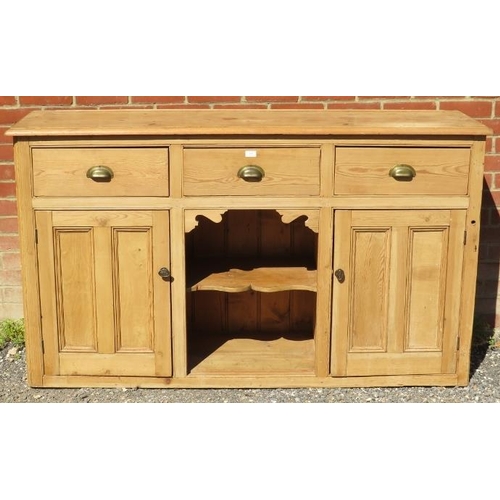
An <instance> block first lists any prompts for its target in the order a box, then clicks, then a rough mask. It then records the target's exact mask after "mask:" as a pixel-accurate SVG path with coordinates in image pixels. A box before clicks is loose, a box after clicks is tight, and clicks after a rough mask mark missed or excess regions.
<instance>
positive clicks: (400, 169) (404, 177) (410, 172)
mask: <svg viewBox="0 0 500 500" xmlns="http://www.w3.org/2000/svg"><path fill="white" fill-rule="evenodd" d="M389 175H390V176H391V177H392V178H393V179H395V180H397V181H403V182H409V181H411V180H412V179H413V177H415V176H416V175H417V172H415V169H414V168H413V167H412V166H411V165H404V164H401V165H395V166H394V167H392V168H391V170H389Z"/></svg>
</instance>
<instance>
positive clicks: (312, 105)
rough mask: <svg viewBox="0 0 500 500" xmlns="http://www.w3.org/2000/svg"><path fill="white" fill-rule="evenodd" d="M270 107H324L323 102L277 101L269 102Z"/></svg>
mask: <svg viewBox="0 0 500 500" xmlns="http://www.w3.org/2000/svg"><path fill="white" fill-rule="evenodd" d="M271 108H272V109H324V108H325V106H324V104H320V103H319V102H317V103H316V102H304V103H302V102H299V103H297V104H285V103H277V104H271Z"/></svg>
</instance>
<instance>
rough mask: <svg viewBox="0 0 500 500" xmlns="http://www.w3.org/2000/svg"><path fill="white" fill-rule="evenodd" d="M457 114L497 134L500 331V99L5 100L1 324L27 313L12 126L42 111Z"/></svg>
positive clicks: (486, 226) (487, 193) (488, 215)
mask: <svg viewBox="0 0 500 500" xmlns="http://www.w3.org/2000/svg"><path fill="white" fill-rule="evenodd" d="M250 107H251V108H271V109H293V108H297V109H300V108H309V109H408V110H412V109H446V110H449V109H457V110H460V111H463V112H464V113H466V114H467V115H469V116H471V117H473V118H475V119H477V120H479V121H481V122H482V123H484V124H485V125H487V126H489V127H490V128H492V129H493V131H494V135H493V136H492V137H489V138H488V141H487V157H486V163H485V174H484V181H485V182H484V191H483V210H482V228H481V246H480V254H479V274H478V288H477V294H476V311H477V313H478V315H481V316H482V317H483V318H484V319H485V320H486V321H487V322H488V323H489V324H490V325H491V326H496V327H500V296H499V293H500V291H499V287H498V277H499V262H500V216H499V206H500V97H499V96H496V97H433V96H429V97H410V96H408V97H401V96H397V97H387V96H386V97H380V96H378V97H377V96H373V97H369V96H358V97H354V96H351V97H333V96H309V97H308V96H305V97H296V96H282V97H276V96H256V97H251V96H246V97H239V96H229V97H221V96H215V97H214V96H212V97H202V96H188V97H185V96H163V97H135V96H134V97H127V96H121V97H120V96H118V97H111V96H105V97H95V96H90V97H72V96H51V97H40V96H31V97H24V96H21V97H2V96H0V319H3V318H18V317H21V316H22V314H23V312H22V295H21V276H20V259H19V240H18V235H17V231H18V226H17V217H16V201H15V180H14V168H13V151H12V140H11V138H8V137H6V136H5V134H4V133H5V131H6V130H7V129H8V128H9V126H10V125H12V124H13V123H15V122H16V121H18V120H19V119H21V118H22V117H23V116H25V115H26V114H27V113H29V112H30V111H32V110H34V109H40V108H58V109H64V108H72V109H74V108H86V109H90V108H99V109H108V108H109V109H111V108H156V109H161V108H210V109H217V108H250Z"/></svg>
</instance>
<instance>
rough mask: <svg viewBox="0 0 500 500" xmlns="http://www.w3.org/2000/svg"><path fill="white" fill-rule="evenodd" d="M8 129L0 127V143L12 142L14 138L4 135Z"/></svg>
mask: <svg viewBox="0 0 500 500" xmlns="http://www.w3.org/2000/svg"><path fill="white" fill-rule="evenodd" d="M7 130H9V127H0V143H1V144H10V145H12V144H13V143H14V140H13V138H12V137H11V136H8V135H5V132H7Z"/></svg>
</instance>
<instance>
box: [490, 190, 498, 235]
mask: <svg viewBox="0 0 500 500" xmlns="http://www.w3.org/2000/svg"><path fill="white" fill-rule="evenodd" d="M490 196H491V198H492V200H493V203H495V205H496V206H497V207H499V206H500V191H490ZM498 237H500V234H499V235H498Z"/></svg>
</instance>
